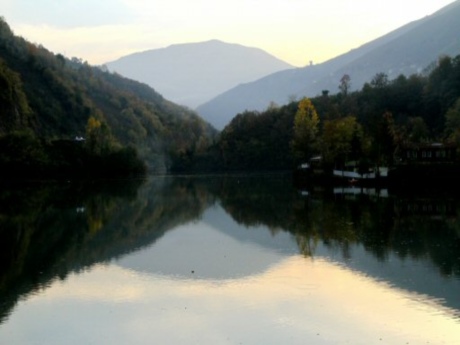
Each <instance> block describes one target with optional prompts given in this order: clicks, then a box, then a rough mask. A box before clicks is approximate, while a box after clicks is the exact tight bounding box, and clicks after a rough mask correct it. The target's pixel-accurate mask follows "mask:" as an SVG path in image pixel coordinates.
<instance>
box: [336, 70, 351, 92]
mask: <svg viewBox="0 0 460 345" xmlns="http://www.w3.org/2000/svg"><path fill="white" fill-rule="evenodd" d="M350 87H351V78H350V76H349V75H348V74H344V75H343V77H342V78H340V84H339V89H340V92H341V93H342V94H343V95H344V96H347V95H348V91H350Z"/></svg>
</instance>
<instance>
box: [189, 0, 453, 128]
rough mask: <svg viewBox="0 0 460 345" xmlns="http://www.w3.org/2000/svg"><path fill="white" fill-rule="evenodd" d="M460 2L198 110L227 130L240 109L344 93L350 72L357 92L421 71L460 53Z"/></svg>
mask: <svg viewBox="0 0 460 345" xmlns="http://www.w3.org/2000/svg"><path fill="white" fill-rule="evenodd" d="M459 18H460V1H456V2H454V3H453V4H450V5H449V6H446V7H445V8H443V9H441V10H439V11H438V12H436V13H434V14H432V15H430V16H427V17H425V18H423V19H420V20H418V21H415V22H412V23H409V24H407V25H405V26H403V27H401V28H399V29H397V30H395V31H393V32H391V33H389V34H387V35H385V36H383V37H380V38H378V39H376V40H374V41H372V42H369V43H367V44H365V45H363V46H361V47H359V48H357V49H354V50H351V51H350V52H348V53H345V54H343V55H340V56H338V57H336V58H334V59H331V60H329V61H326V62H324V63H322V64H319V65H315V66H307V67H304V68H297V69H292V70H288V71H282V72H278V73H274V74H272V75H269V76H267V77H265V78H262V79H259V80H257V81H255V82H252V83H247V84H243V85H239V86H237V87H235V88H233V89H231V90H229V91H227V92H225V93H222V94H221V95H219V96H217V97H216V98H214V99H213V100H211V101H209V102H207V103H204V104H202V105H201V106H199V107H198V108H197V111H198V113H199V114H200V115H201V116H202V117H203V118H204V119H206V120H207V121H209V122H210V123H211V124H213V125H214V126H215V127H216V128H219V129H221V128H223V126H225V125H226V124H227V123H228V122H229V121H230V120H231V119H232V118H233V117H234V116H235V115H236V114H237V113H240V112H242V111H244V110H246V109H248V110H263V109H265V108H266V107H267V106H268V105H269V103H270V102H272V101H273V102H276V103H280V104H284V103H287V102H288V100H289V98H292V97H293V96H295V97H303V96H309V97H313V96H316V95H318V94H321V92H322V91H323V90H328V91H330V92H331V93H336V91H338V85H339V80H340V78H341V77H342V76H343V75H344V74H348V75H350V77H351V84H352V90H357V89H360V88H361V87H362V86H363V84H364V83H365V82H366V81H369V80H371V79H372V77H373V76H374V75H376V74H377V73H380V72H383V73H386V74H387V75H388V77H389V79H393V78H395V77H397V76H398V75H400V74H404V75H410V74H413V73H421V72H422V71H423V70H424V69H425V68H426V67H427V66H429V65H430V64H431V63H432V62H434V61H436V60H437V59H438V57H439V56H440V55H450V56H455V55H457V54H459V53H460V39H459V36H458V33H459V32H460V20H458V19H459Z"/></svg>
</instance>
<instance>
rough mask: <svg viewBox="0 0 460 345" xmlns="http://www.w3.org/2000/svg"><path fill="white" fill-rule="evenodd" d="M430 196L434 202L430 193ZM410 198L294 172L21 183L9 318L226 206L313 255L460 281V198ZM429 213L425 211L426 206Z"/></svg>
mask: <svg viewBox="0 0 460 345" xmlns="http://www.w3.org/2000/svg"><path fill="white" fill-rule="evenodd" d="M426 199H427V200H432V199H430V198H429V197H427V198H426ZM419 200H420V198H419V197H417V198H413V197H410V196H404V197H390V198H381V199H372V198H371V197H369V196H365V195H360V196H356V197H354V198H352V199H349V198H347V197H344V196H334V195H333V194H331V193H328V192H327V191H324V190H320V191H313V193H312V194H310V196H308V197H302V196H301V195H299V194H298V192H297V191H296V190H295V189H294V188H293V186H292V184H291V179H290V177H289V175H287V176H281V175H264V176H260V175H257V176H256V175H252V176H251V175H250V176H243V175H241V176H231V177H210V176H206V177H193V178H186V177H183V178H178V177H176V178H152V179H151V180H149V181H147V182H142V181H136V180H133V181H127V180H126V181H118V182H116V181H115V182H112V183H102V182H93V183H80V184H78V183H61V184H40V185H36V186H34V185H21V186H18V187H16V188H2V189H1V192H0V295H1V296H2V303H1V304H0V322H1V320H2V319H3V318H5V317H7V315H8V313H9V311H10V310H11V309H12V308H13V307H14V305H15V304H16V302H17V300H18V299H19V298H20V297H22V296H24V295H27V294H29V293H31V292H33V291H35V290H36V289H38V288H40V287H44V286H46V285H48V284H50V283H51V282H52V281H53V280H55V279H58V278H59V279H64V278H65V277H66V276H67V275H68V274H69V272H72V271H79V270H82V269H84V268H86V267H89V266H91V265H93V264H95V263H98V262H104V261H109V260H111V259H114V258H117V257H120V256H122V255H125V254H127V253H130V252H132V251H135V250H137V249H139V248H141V247H143V246H148V245H151V244H152V243H154V242H155V241H156V240H158V239H159V238H160V237H161V236H163V235H164V233H165V232H166V231H168V230H170V229H173V228H175V227H176V226H178V225H180V224H184V223H186V222H190V221H192V220H195V219H197V218H199V217H200V216H201V214H202V213H203V211H204V210H206V208H207V207H209V206H210V205H213V204H214V203H215V202H216V201H218V202H220V203H221V205H222V207H223V208H224V209H225V210H226V211H227V212H228V213H229V214H230V215H231V216H232V217H233V218H234V219H235V220H236V221H237V222H238V223H240V224H242V225H244V226H248V227H249V226H258V225H264V226H266V227H267V228H268V229H270V231H271V232H272V233H273V234H275V233H276V232H280V231H288V232H289V233H291V234H292V235H293V236H294V238H295V240H296V242H297V245H298V247H299V251H300V252H301V253H302V254H303V255H305V256H310V257H313V256H315V255H316V252H317V249H318V246H319V245H320V244H321V245H322V246H325V247H327V248H330V249H331V250H333V251H335V252H338V253H340V254H341V255H342V256H343V257H344V258H345V259H346V258H349V257H350V256H352V255H353V251H352V250H351V249H352V247H353V246H361V247H363V248H364V249H365V250H366V251H367V252H369V253H371V254H372V255H374V256H375V257H376V258H378V259H379V260H381V261H382V262H385V261H386V260H388V258H389V256H390V254H392V255H397V256H399V257H400V258H401V259H405V258H414V259H419V260H430V262H432V263H433V264H434V265H436V267H438V268H439V271H440V272H441V274H445V275H456V276H459V277H460V258H459V256H458V253H460V231H459V229H460V222H459V221H458V220H457V214H456V209H457V204H458V202H457V200H456V199H454V198H452V197H451V198H450V199H446V198H440V199H439V200H436V201H435V203H438V206H443V204H442V203H443V202H446V201H445V200H448V202H449V204H447V208H443V207H441V208H440V209H447V210H449V211H448V212H446V213H439V214H438V213H436V214H433V213H430V214H424V213H423V212H422V213H414V212H413V213H407V212H405V211H404V207H406V208H407V206H408V205H411V203H417V202H420V201H419ZM422 210H423V209H422Z"/></svg>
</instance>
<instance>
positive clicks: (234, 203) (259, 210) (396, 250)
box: [220, 175, 460, 276]
mask: <svg viewBox="0 0 460 345" xmlns="http://www.w3.org/2000/svg"><path fill="white" fill-rule="evenodd" d="M288 182H289V178H286V179H284V180H283V179H280V178H276V177H274V176H272V175H267V176H265V177H264V178H261V177H260V176H257V177H256V176H253V177H246V178H236V177H234V178H231V179H228V180H227V181H226V182H225V183H224V184H223V188H222V190H221V192H220V197H221V203H222V206H223V207H224V208H225V209H226V210H227V212H228V213H229V214H231V215H232V217H233V218H234V219H235V220H236V221H237V222H239V223H241V224H244V225H245V226H255V225H261V224H263V225H266V226H267V227H268V228H270V229H277V231H282V230H284V231H289V232H291V233H292V234H294V236H295V239H296V241H297V244H298V246H299V250H300V252H301V253H302V254H303V255H306V256H314V255H315V250H316V248H317V245H318V243H322V244H323V245H324V246H326V247H329V248H330V249H332V250H335V251H337V252H340V253H341V255H342V256H343V257H344V258H345V259H346V258H349V257H350V255H351V253H350V247H351V246H352V245H360V246H362V247H363V248H364V249H365V250H366V251H367V252H369V253H371V254H372V255H374V256H375V257H376V258H377V259H379V260H381V261H385V260H387V259H388V257H389V254H390V253H391V254H396V255H397V256H399V257H400V258H401V259H404V258H409V257H410V258H414V259H429V260H431V261H432V263H434V264H435V265H436V266H437V267H438V268H439V270H440V272H441V273H442V274H455V275H458V276H460V258H459V257H458V255H457V254H456V253H459V252H460V236H459V233H460V231H459V229H460V223H459V222H458V221H457V219H456V217H453V214H452V212H453V211H452V208H454V209H456V207H457V202H454V203H453V204H452V202H453V201H452V200H450V201H449V202H450V204H449V205H448V206H447V209H448V210H450V213H442V212H441V213H439V214H438V213H436V214H433V213H421V214H414V215H410V214H405V213H402V212H401V211H400V209H399V208H400V207H401V205H406V204H407V203H414V202H416V200H417V199H407V198H406V199H400V198H399V197H390V198H377V197H371V196H368V195H357V196H354V197H353V198H351V197H346V196H343V195H341V196H337V195H333V194H332V193H328V192H326V191H322V192H317V193H313V195H310V196H309V197H308V198H302V197H301V196H299V195H298V194H297V193H296V191H295V190H293V188H292V187H291V185H290V184H289V183H288ZM417 198H418V197H417ZM427 198H428V200H433V199H431V198H430V196H428V197H427ZM414 200H415V201H414ZM444 202H446V201H445V199H439V200H437V199H434V203H435V204H436V205H437V206H438V207H437V209H441V210H443V209H445V208H446V206H445V205H443V203H444ZM422 210H423V209H422ZM454 211H455V210H454ZM454 215H455V212H454Z"/></svg>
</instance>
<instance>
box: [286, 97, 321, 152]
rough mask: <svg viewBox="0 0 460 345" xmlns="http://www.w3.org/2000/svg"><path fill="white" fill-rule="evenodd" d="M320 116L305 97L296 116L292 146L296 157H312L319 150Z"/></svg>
mask: <svg viewBox="0 0 460 345" xmlns="http://www.w3.org/2000/svg"><path fill="white" fill-rule="evenodd" d="M318 126H319V117H318V114H317V112H316V109H315V107H314V106H313V104H312V102H311V101H310V99H308V98H303V99H302V100H301V101H300V102H299V105H298V108H297V112H296V114H295V117H294V137H293V139H292V142H291V148H292V151H293V154H294V157H295V158H296V159H297V160H299V161H302V160H306V159H309V158H311V156H312V155H313V154H314V152H315V151H316V150H317V135H318Z"/></svg>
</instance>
